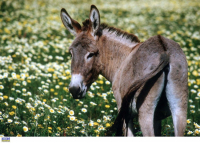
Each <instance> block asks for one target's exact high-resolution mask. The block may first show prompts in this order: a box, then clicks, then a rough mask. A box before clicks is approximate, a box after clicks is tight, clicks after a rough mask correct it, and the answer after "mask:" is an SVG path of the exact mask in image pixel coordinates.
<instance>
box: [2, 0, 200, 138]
mask: <svg viewBox="0 0 200 143" xmlns="http://www.w3.org/2000/svg"><path fill="white" fill-rule="evenodd" d="M91 4H95V5H96V6H97V7H98V9H99V11H100V15H101V22H104V23H107V24H108V25H111V26H114V27H117V28H120V29H122V30H124V31H127V32H130V33H134V34H135V35H137V36H138V37H139V39H140V40H141V41H145V40H146V39H148V38H149V37H151V36H154V35H158V34H160V35H162V36H165V37H167V38H169V39H172V40H174V41H176V42H177V43H179V44H180V46H181V47H182V49H183V51H184V53H185V55H186V58H187V61H188V77H189V78H188V87H189V101H188V117H187V128H186V131H185V136H200V3H199V1H198V0H168V1H164V0H154V1H150V0H134V1H132V0H123V1H119V0H111V1H106V0H93V1H92V3H91V2H88V1H87V0H80V1H75V0H56V1H55V0H1V1H0V136H1V137H2V136H17V137H21V136H28V137H29V136H106V131H107V129H108V128H109V127H110V126H111V125H112V124H113V122H114V120H115V118H116V115H117V106H116V101H115V99H114V96H113V92H112V89H111V83H110V82H109V81H107V80H106V79H105V78H104V77H103V76H101V75H100V76H99V78H98V80H97V81H96V82H94V83H93V84H92V86H91V88H90V90H89V91H88V92H87V95H86V97H85V98H84V99H80V100H78V99H76V100H74V99H73V98H72V96H71V95H70V93H69V91H68V85H69V83H70V79H71V74H70V62H71V60H70V59H71V57H70V54H69V51H68V47H69V45H70V44H71V43H72V41H73V39H74V37H73V36H72V35H71V34H70V33H69V32H68V31H67V30H66V29H65V27H64V26H63V24H62V22H61V19H60V10H61V8H62V7H63V8H65V9H66V10H67V11H68V13H69V14H70V16H71V17H72V18H74V19H76V20H77V21H78V22H79V23H81V22H82V21H83V20H85V19H86V18H88V17H89V11H90V5H91ZM134 123H135V129H136V136H142V133H141V131H140V128H139V124H138V122H137V118H136V119H135V120H134ZM173 135H174V131H173V124H172V119H171V117H168V118H167V119H165V120H164V121H162V136H173Z"/></svg>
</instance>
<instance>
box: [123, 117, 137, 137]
mask: <svg viewBox="0 0 200 143" xmlns="http://www.w3.org/2000/svg"><path fill="white" fill-rule="evenodd" d="M133 132H134V129H133V120H132V118H131V119H130V120H129V122H128V129H127V130H126V123H125V122H124V126H123V133H124V136H125V137H133V136H134V134H133Z"/></svg>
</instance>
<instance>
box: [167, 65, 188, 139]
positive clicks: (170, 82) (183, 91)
mask: <svg viewBox="0 0 200 143" xmlns="http://www.w3.org/2000/svg"><path fill="white" fill-rule="evenodd" d="M177 67H179V69H177ZM180 67H181V65H170V71H169V73H168V77H167V85H166V97H167V100H168V102H169V107H170V110H171V113H172V119H173V124H174V132H175V136H183V135H184V132H185V128H186V124H187V123H186V120H187V100H188V91H187V86H188V85H187V70H183V69H182V70H181V68H180ZM185 69H187V68H185Z"/></svg>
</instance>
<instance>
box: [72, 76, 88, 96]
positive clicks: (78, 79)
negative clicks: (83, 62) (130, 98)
mask: <svg viewBox="0 0 200 143" xmlns="http://www.w3.org/2000/svg"><path fill="white" fill-rule="evenodd" d="M69 86H70V87H79V88H80V93H79V94H78V95H77V97H78V98H82V97H84V96H85V94H86V91H87V86H86V85H84V84H83V76H82V75H81V74H72V77H71V83H70V85H69Z"/></svg>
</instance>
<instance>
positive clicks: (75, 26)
mask: <svg viewBox="0 0 200 143" xmlns="http://www.w3.org/2000/svg"><path fill="white" fill-rule="evenodd" d="M60 17H61V19H62V22H63V24H64V26H65V27H66V28H67V29H68V30H69V32H70V33H72V34H73V35H74V36H76V35H77V34H78V33H79V32H81V25H80V24H79V23H78V22H77V21H75V20H73V19H72V18H71V17H70V16H69V14H68V13H67V11H66V10H65V9H64V8H62V9H61V12H60Z"/></svg>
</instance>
